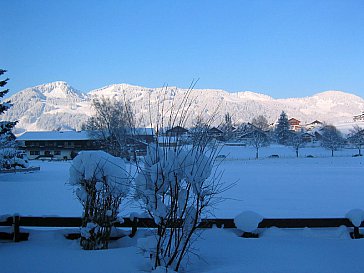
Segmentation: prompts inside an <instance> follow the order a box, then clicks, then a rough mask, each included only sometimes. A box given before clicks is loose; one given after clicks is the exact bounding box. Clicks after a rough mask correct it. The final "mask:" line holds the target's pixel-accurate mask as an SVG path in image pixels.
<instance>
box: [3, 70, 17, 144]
mask: <svg viewBox="0 0 364 273" xmlns="http://www.w3.org/2000/svg"><path fill="white" fill-rule="evenodd" d="M5 72H6V70H3V69H0V76H1V75H3V74H4V73H5ZM8 80H9V78H6V79H5V80H0V88H2V87H4V86H5V85H6V84H7V83H8ZM8 92H9V89H5V90H0V98H2V97H4V96H5V95H6V94H7V93H8ZM11 106H12V104H11V103H10V101H7V102H1V101H0V115H1V114H2V113H4V112H5V111H7V110H8V109H9V108H10V107H11ZM16 123H17V122H16V121H15V122H11V121H4V120H1V121H0V148H3V147H9V146H10V145H11V144H12V143H11V142H12V141H13V140H15V136H14V135H13V133H12V132H11V130H12V129H13V127H14V126H15V125H16Z"/></svg>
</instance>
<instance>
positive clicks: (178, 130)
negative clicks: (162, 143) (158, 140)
mask: <svg viewBox="0 0 364 273" xmlns="http://www.w3.org/2000/svg"><path fill="white" fill-rule="evenodd" d="M165 135H166V136H169V137H180V136H187V135H188V130H187V129H185V128H183V127H181V126H175V127H173V128H171V129H169V130H167V131H166V133H165Z"/></svg>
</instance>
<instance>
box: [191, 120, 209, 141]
mask: <svg viewBox="0 0 364 273" xmlns="http://www.w3.org/2000/svg"><path fill="white" fill-rule="evenodd" d="M209 129H210V125H209V124H208V123H207V122H205V121H204V120H203V118H202V117H201V116H198V117H197V118H196V120H195V122H194V123H193V126H192V128H191V129H190V130H189V133H190V135H191V141H192V145H194V146H201V147H205V146H206V145H207V144H208V143H209V142H210V141H211V140H212V139H211V137H210V136H209Z"/></svg>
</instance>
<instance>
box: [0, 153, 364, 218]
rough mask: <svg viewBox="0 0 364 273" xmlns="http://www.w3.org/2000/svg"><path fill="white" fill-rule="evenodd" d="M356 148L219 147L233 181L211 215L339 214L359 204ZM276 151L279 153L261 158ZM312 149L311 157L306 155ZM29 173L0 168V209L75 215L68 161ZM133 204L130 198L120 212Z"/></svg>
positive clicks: (226, 176) (363, 161)
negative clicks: (257, 156) (6, 171)
mask: <svg viewBox="0 0 364 273" xmlns="http://www.w3.org/2000/svg"><path fill="white" fill-rule="evenodd" d="M356 152H357V151H356V150H344V151H338V152H337V154H336V156H335V157H333V158H332V157H330V156H329V154H330V152H329V151H326V150H323V149H321V148H305V149H302V157H300V158H295V157H294V156H295V154H294V151H293V150H292V149H290V148H282V147H270V148H265V149H262V151H261V159H259V160H254V159H251V158H254V156H255V152H254V150H252V149H250V148H245V147H224V149H223V150H222V151H221V153H222V154H225V155H227V158H226V159H225V160H224V161H222V162H221V164H220V166H219V169H220V170H221V171H223V176H222V182H224V183H225V184H231V183H234V182H236V186H235V187H233V188H232V189H230V190H228V191H227V192H225V193H224V194H223V197H225V198H227V199H226V200H225V202H223V203H221V204H219V205H218V207H216V209H215V211H214V213H215V215H216V217H228V218H233V217H234V216H236V215H237V214H238V213H240V212H241V211H243V210H253V211H256V212H258V213H260V214H262V215H263V216H264V217H267V218H268V217H277V218H283V217H292V218H295V217H296V218H297V217H342V216H344V215H345V213H346V212H347V211H348V210H350V209H353V208H357V207H359V208H361V207H363V205H364V204H363V197H362V196H363V192H364V185H363V183H364V181H363V176H364V158H363V157H352V156H351V155H353V154H355V153H356ZM271 154H278V155H279V156H280V158H267V156H269V155H271ZM306 155H313V156H315V158H306V157H304V156H306ZM32 164H34V165H39V166H40V168H41V170H40V171H39V172H34V173H16V174H0V186H1V191H0V215H3V214H14V213H19V214H20V215H23V216H44V215H48V216H50V215H58V216H80V215H81V211H82V208H81V205H80V204H79V202H78V200H77V199H76V198H75V196H74V194H73V189H72V187H71V186H70V185H68V183H67V179H68V169H69V167H70V162H41V161H33V162H32ZM137 210H138V209H137V208H136V207H135V206H133V205H132V204H129V205H128V208H127V209H126V210H124V216H128V215H129V213H130V212H132V211H137Z"/></svg>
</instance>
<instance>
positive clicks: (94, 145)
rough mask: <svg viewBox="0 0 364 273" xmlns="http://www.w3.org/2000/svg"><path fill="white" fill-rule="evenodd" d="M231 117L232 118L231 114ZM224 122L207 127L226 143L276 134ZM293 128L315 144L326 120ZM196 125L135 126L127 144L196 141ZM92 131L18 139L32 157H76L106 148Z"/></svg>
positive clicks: (143, 146)
mask: <svg viewBox="0 0 364 273" xmlns="http://www.w3.org/2000/svg"><path fill="white" fill-rule="evenodd" d="M228 119H229V118H228ZM229 122H230V121H229V120H227V124H223V125H221V126H218V127H211V128H206V130H205V131H204V134H205V137H206V138H207V139H208V141H218V142H221V143H224V144H226V145H241V146H247V145H250V144H251V142H252V138H253V137H254V134H253V132H260V133H262V134H265V135H266V136H267V137H268V136H269V135H271V134H272V132H273V131H274V129H275V127H276V126H277V124H270V125H268V124H267V126H265V127H264V126H263V127H259V126H258V125H255V124H253V123H244V124H241V125H240V126H233V125H229ZM288 123H289V131H290V132H292V133H300V136H301V137H302V139H303V141H304V142H305V143H307V144H314V143H317V142H318V141H320V139H321V138H322V135H321V133H320V129H321V128H322V126H323V123H322V122H320V121H318V120H315V121H313V122H311V123H309V124H305V125H301V121H299V120H298V119H296V118H290V119H289V120H288ZM194 134H195V128H184V127H182V126H174V127H172V128H169V129H166V130H164V131H162V132H156V131H155V130H154V129H153V128H134V129H133V130H131V131H130V133H129V135H128V136H127V139H128V140H127V145H128V147H129V148H130V150H131V154H132V155H136V156H140V155H145V153H146V150H147V146H148V145H149V144H150V143H158V145H160V146H166V145H168V146H178V145H183V144H186V143H188V142H191V141H193V137H194ZM99 140H100V139H97V137H95V135H94V134H92V133H90V132H89V131H86V130H84V131H37V132H25V133H24V134H22V135H21V136H19V137H18V138H17V139H16V142H17V145H18V147H19V149H21V150H23V151H24V152H25V153H26V155H27V157H28V158H29V159H56V160H69V159H73V158H74V157H75V156H76V155H77V153H78V152H79V151H81V150H99V149H104V147H103V144H102V141H99Z"/></svg>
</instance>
